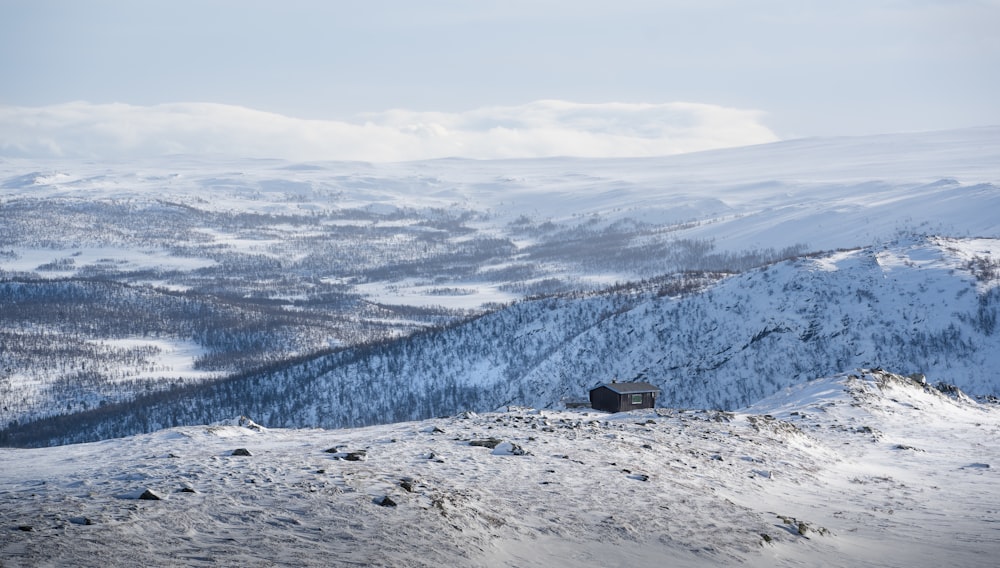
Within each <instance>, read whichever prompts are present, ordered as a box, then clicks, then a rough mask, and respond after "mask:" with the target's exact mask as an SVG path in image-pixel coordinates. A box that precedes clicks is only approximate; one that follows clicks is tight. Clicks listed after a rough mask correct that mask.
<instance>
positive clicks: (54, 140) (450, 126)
mask: <svg viewBox="0 0 1000 568" xmlns="http://www.w3.org/2000/svg"><path fill="white" fill-rule="evenodd" d="M762 116H763V113H762V112H760V111H756V110H745V109H735V108H728V107H722V106H718V105H711V104H703V103H680V102H675V103H657V104H647V103H643V104H639V103H600V104H583V103H573V102H566V101H556V100H543V101H535V102H532V103H528V104H524V105H517V106H493V107H483V108H479V109H474V110H470V111H463V112H453V113H449V112H419V111H409V110H400V109H396V110H390V111H385V112H379V113H369V114H364V115H362V116H361V117H359V120H357V121H354V122H348V121H338V120H316V119H299V118H292V117H288V116H284V115H281V114H275V113H270V112H264V111H259V110H254V109H249V108H246V107H240V106H233V105H224V104H216V103H171V104H161V105H155V106H135V105H128V104H121V103H115V104H91V103H85V102H73V103H65V104H58V105H50V106H44V107H16V106H0V156H7V157H29V158H86V159H123V158H125V159H127V158H144V157H155V156H164V155H172V154H198V155H225V156H234V157H246V158H284V159H290V160H362V161H371V162H392V161H407V160H422V159H433V158H444V157H464V158H478V159H493V158H537V157H551V156H577V157H643V156H656V155H669V154H678V153H684V152H694V151H700V150H710V149H715V148H725V147H734V146H745V145H750V144H760V143H766V142H773V141H775V140H777V139H778V137H777V136H776V135H775V134H774V133H773V132H772V131H771V130H770V129H769V128H767V127H766V126H764V125H763V124H762V123H761V118H762Z"/></svg>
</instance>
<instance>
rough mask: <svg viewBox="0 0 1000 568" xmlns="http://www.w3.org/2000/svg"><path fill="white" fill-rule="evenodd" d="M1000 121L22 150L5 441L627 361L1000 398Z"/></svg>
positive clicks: (2, 219) (44, 440) (263, 418)
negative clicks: (696, 135) (76, 156)
mask: <svg viewBox="0 0 1000 568" xmlns="http://www.w3.org/2000/svg"><path fill="white" fill-rule="evenodd" d="M998 156H1000V129H997V128H980V129H968V130H961V131H950V132H931V133H923V134H906V135H893V136H874V137H860V138H835V139H811V140H798V141H789V142H781V143H775V144H768V145H762V146H753V147H746V148H738V149H732V150H719V151H712V152H704V153H698V154H686V155H679V156H672V157H664V158H644V159H603V160H580V159H570V158H560V159H554V158H553V159H542V160H499V161H471V160H437V161H429V162H412V163H399V164H378V165H375V164H365V163H324V162H318V163H291V162H285V161H280V160H246V161H240V160H216V161H208V160H199V159H196V158H184V157H177V158H171V159H156V160H148V161H141V160H140V161H137V162H129V163H104V162H85V161H80V160H76V161H74V160H67V161H58V160H46V161H40V160H27V159H24V160H19V159H9V160H5V161H4V162H2V163H0V185H2V186H3V189H4V192H3V194H2V198H0V322H2V326H0V362H2V365H0V440H3V442H4V443H6V444H31V445H36V444H43V445H44V444H51V443H63V442H70V441H84V440H93V439H101V438H106V437H112V436H122V435H128V434H132V433H137V432H149V431H153V430H156V429H159V428H163V427H171V426H177V425H183V424H203V423H208V422H212V421H215V420H218V419H221V418H224V417H228V416H233V415H239V414H247V415H250V416H252V417H254V419H256V420H259V421H260V422H262V423H265V424H268V425H271V426H286V427H296V426H324V427H341V426H353V425H365V424H376V423H386V422H392V421H398V420H413V419H422V418H427V417H432V416H438V415H442V414H450V413H455V412H459V411H462V410H466V409H471V410H476V411H484V410H490V409H493V408H497V407H499V406H504V405H509V404H516V405H531V406H535V407H539V408H556V407H560V406H561V405H564V404H565V403H566V402H567V401H573V400H577V399H581V398H585V397H586V393H587V389H589V388H591V387H592V386H594V385H596V384H597V383H599V382H602V381H607V380H610V379H612V378H614V377H618V378H620V379H622V380H625V379H632V378H635V379H640V380H644V381H649V382H651V383H653V384H655V385H657V386H658V387H660V388H661V389H662V390H663V396H662V398H661V399H660V400H661V404H663V405H670V406H681V407H700V408H720V409H734V408H740V407H743V406H746V405H749V404H752V403H753V402H754V401H756V400H758V399H760V398H762V397H765V396H768V395H770V394H773V393H775V392H777V391H779V390H780V389H782V388H784V387H786V386H788V385H791V384H795V383H797V382H800V381H803V380H807V379H810V378H813V377H815V376H819V375H824V374H830V373H836V372H841V371H843V370H845V369H851V368H855V367H884V368H887V369H892V370H894V371H898V372H903V373H922V374H925V375H926V376H927V377H928V379H929V380H931V381H945V382H950V383H954V384H957V385H959V386H960V387H961V388H963V389H965V390H966V391H968V392H969V393H970V394H972V395H979V396H990V395H994V394H996V393H997V390H998V387H997V384H998V379H997V377H996V374H995V371H994V369H996V368H997V363H998V361H997V355H996V354H997V353H1000V339H998V337H1000V336H998V334H997V330H996V319H997V311H998V305H1000V303H998V297H997V296H998V292H997V283H998V282H1000V280H998V266H1000V244H998V243H1000V241H998V237H1000V225H998V223H1000V218H998V217H997V215H996V213H995V212H996V211H998V210H1000V190H998V185H997V184H998V180H1000V160H998V159H997V157H998Z"/></svg>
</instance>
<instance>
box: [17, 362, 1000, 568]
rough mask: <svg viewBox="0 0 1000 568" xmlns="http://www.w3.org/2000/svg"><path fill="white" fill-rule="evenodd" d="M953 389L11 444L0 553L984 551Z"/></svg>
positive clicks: (792, 560)
mask: <svg viewBox="0 0 1000 568" xmlns="http://www.w3.org/2000/svg"><path fill="white" fill-rule="evenodd" d="M952 395H953V396H948V395H945V394H942V393H941V392H940V391H938V390H936V389H933V388H929V387H926V386H924V385H922V384H919V383H918V382H917V381H913V380H910V379H906V378H903V377H900V376H897V375H891V374H889V373H884V372H876V371H861V372H858V373H856V374H845V375H837V376H833V377H829V378H825V379H819V380H816V381H812V382H809V383H805V384H802V385H799V386H797V387H794V388H792V389H790V390H787V391H784V392H782V393H780V394H778V395H776V396H774V397H772V398H770V399H767V400H764V401H761V402H760V403H758V404H757V405H755V406H754V407H753V408H750V409H748V410H743V411H739V412H734V413H722V412H715V411H679V410H670V409H657V410H655V411H654V410H648V411H636V412H633V413H623V414H617V415H606V414H602V413H597V412H594V411H548V410H542V411H538V410H530V409H526V408H515V407H512V408H510V409H507V410H506V411H503V412H497V413H487V414H479V415H476V414H470V413H465V414H461V415H458V416H453V417H450V418H439V419H434V420H428V421H424V422H410V423H400V424H394V425H391V426H379V427H370V428H364V429H357V430H275V429H261V428H259V427H256V426H255V425H253V424H252V423H247V422H243V424H244V425H243V426H240V425H238V424H237V423H236V422H235V421H234V422H231V423H229V424H219V425H215V426H209V427H185V428H177V429H171V430H166V431H161V432H157V433H155V434H148V435H141V436H135V437H131V438H126V439H122V440H114V441H104V442H98V443H93V444H82V445H75V446H66V447H59V448H46V449H38V450H13V449H0V463H2V464H3V467H2V468H0V564H2V565H3V566H5V567H11V568H14V567H20V566H38V565H75V566H134V565H146V566H167V565H176V564H184V565H192V566H200V565H220V566H269V565H275V564H280V565H287V564H294V565H302V566H330V565H345V566H346V565H370V566H443V565H448V566H539V567H541V566H636V565H671V566H718V565H747V566H803V565H808V566H818V565H822V566H844V567H852V568H854V567H858V566H898V567H907V568H914V567H923V566H927V567H937V566H942V565H951V566H990V565H993V564H994V563H995V558H996V555H997V554H998V553H1000V544H998V543H1000V523H998V521H1000V516H998V515H1000V501H998V497H997V495H1000V477H998V476H997V473H996V469H997V467H998V464H1000V451H998V449H997V447H996V444H995V440H996V437H997V435H998V434H1000V410H998V408H997V407H996V406H995V405H980V404H977V403H974V402H972V401H971V400H969V399H968V398H966V397H962V396H960V395H957V394H956V393H954V392H953V393H952ZM490 438H495V439H496V440H497V441H499V442H500V443H499V444H498V445H497V446H496V447H495V448H493V449H490V448H488V447H480V446H475V445H472V444H470V442H471V441H473V440H488V439H490ZM238 448H246V449H248V450H249V452H250V453H251V454H252V455H250V456H234V455H232V453H233V451H234V450H235V449H238ZM326 450H333V453H327V452H326ZM361 450H363V451H364V456H361V459H360V460H358V461H348V460H347V459H346V458H347V457H348V456H349V455H352V454H353V455H355V456H360V454H359V453H358V451H361ZM146 490H150V491H152V492H153V493H154V494H156V495H158V496H160V497H161V498H162V499H161V500H158V501H156V500H142V499H138V497H139V496H140V495H141V494H142V493H144V492H145V491H146ZM384 497H388V498H389V499H390V500H391V501H392V503H394V504H395V506H384V505H388V502H385V501H383V498H384ZM380 504H382V505H380Z"/></svg>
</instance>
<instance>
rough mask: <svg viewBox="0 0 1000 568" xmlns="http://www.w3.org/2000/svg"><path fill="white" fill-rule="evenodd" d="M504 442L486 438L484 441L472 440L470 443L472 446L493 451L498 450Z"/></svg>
mask: <svg viewBox="0 0 1000 568" xmlns="http://www.w3.org/2000/svg"><path fill="white" fill-rule="evenodd" d="M501 442H503V440H501V439H499V438H486V439H484V440H472V441H470V442H469V445H470V446H479V447H482V448H489V449H491V450H492V449H493V448H496V447H497V446H498V445H499V444H500V443H501Z"/></svg>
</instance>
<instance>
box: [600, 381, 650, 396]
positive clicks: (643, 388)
mask: <svg viewBox="0 0 1000 568" xmlns="http://www.w3.org/2000/svg"><path fill="white" fill-rule="evenodd" d="M601 387H605V388H607V389H608V390H610V391H612V392H615V393H617V394H636V393H641V392H659V391H660V389H658V388H656V387H654V386H653V385H651V384H649V383H606V384H603V385H601V386H599V387H596V388H593V389H590V390H597V389H599V388H601Z"/></svg>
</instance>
